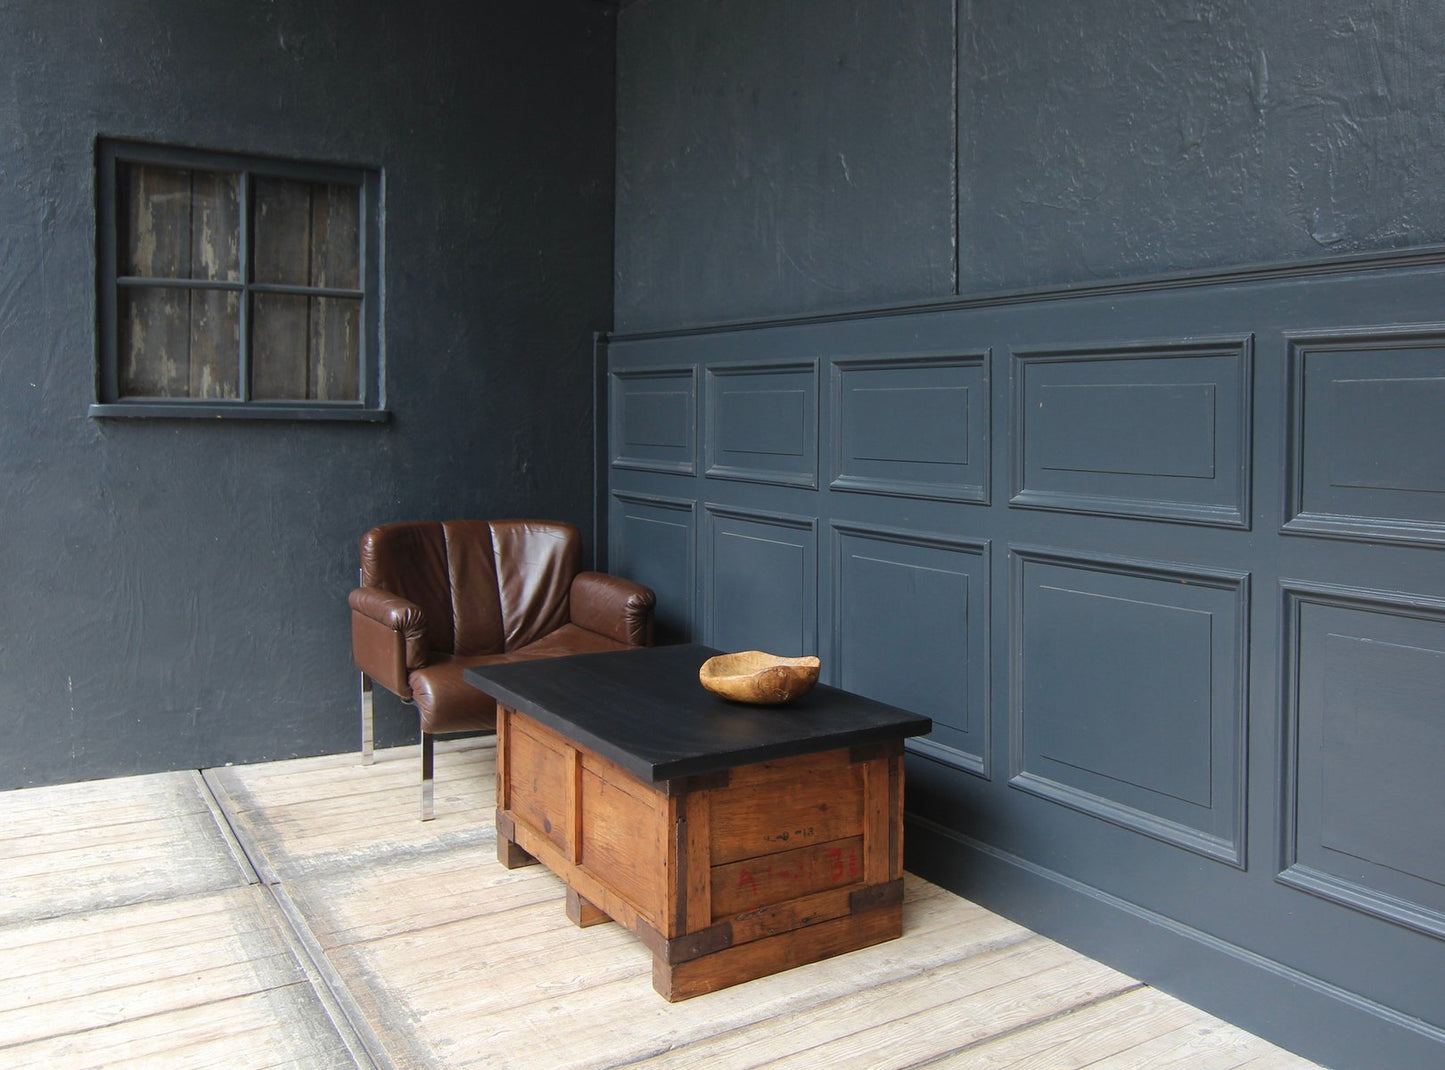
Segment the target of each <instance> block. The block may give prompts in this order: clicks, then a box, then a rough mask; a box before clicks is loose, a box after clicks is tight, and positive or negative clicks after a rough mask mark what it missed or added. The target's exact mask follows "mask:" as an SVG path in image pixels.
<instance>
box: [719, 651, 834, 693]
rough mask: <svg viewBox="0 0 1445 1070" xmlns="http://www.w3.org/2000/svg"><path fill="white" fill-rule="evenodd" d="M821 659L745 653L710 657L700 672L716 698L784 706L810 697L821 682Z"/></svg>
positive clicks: (754, 652)
mask: <svg viewBox="0 0 1445 1070" xmlns="http://www.w3.org/2000/svg"><path fill="white" fill-rule="evenodd" d="M819 664H820V663H819V661H818V659H817V658H813V657H807V658H780V657H778V656H777V655H776V654H765V653H763V652H762V651H761V650H743V651H740V652H739V653H736V654H719V655H718V656H717V657H715V658H708V659H707V661H705V662H703V663H702V668H700V669H698V671H697V678H698V679H699V680H701V681H702V686H703V687H705V688H707V689H708V690H709V691H711V692H712V693H713V694H714V695H721V696H722V697H723V698H725V699H731V700H732V701H733V702H747V703H751V704H752V705H754V706H780V705H782V704H783V703H784V702H791V701H792V700H793V699H795V698H797V697H798V696H799V695H806V694H807V693H808V692H809V691H810V690H811V689H812V687H813V685H814V684H816V683H817V682H818V668H819Z"/></svg>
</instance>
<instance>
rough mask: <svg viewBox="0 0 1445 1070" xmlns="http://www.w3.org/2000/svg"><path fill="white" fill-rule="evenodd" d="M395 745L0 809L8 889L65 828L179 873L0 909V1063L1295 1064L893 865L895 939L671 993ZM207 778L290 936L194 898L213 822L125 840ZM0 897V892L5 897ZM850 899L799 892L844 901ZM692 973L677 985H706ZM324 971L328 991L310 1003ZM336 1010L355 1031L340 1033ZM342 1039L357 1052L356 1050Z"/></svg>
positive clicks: (572, 1067)
mask: <svg viewBox="0 0 1445 1070" xmlns="http://www.w3.org/2000/svg"><path fill="white" fill-rule="evenodd" d="M439 749H440V750H442V752H443V760H442V761H440V762H439V763H438V770H439V771H440V772H442V774H443V776H444V777H446V778H448V779H449V780H450V781H452V782H453V783H458V782H460V783H463V784H468V785H471V784H472V782H473V781H478V780H480V781H489V779H490V774H491V770H492V768H493V752H492V747H491V745H490V743H489V742H488V741H476V740H455V741H453V740H444V741H440V742H439ZM415 756H416V748H415V747H410V748H399V749H397V750H389V751H381V752H378V755H377V763H376V764H375V765H374V766H370V767H367V766H363V765H361V764H360V762H359V759H358V757H357V756H356V755H335V756H330V757H325V758H313V759H301V760H296V761H289V762H277V763H271V764H268V765H261V766H251V767H238V768H232V769H226V770H209V771H207V775H206V781H205V782H201V781H200V780H199V778H197V777H195V776H194V775H185V774H179V775H164V776H160V777H139V778H130V779H128V780H118V781H108V782H102V783H96V784H83V785H70V786H66V787H64V788H43V789H31V790H28V791H19V792H8V793H4V794H0V829H3V832H0V878H8V877H9V876H10V873H11V870H10V869H9V868H7V867H11V866H12V865H14V864H17V863H23V864H24V865H27V866H31V867H32V868H34V867H35V866H36V865H37V863H36V862H35V859H36V858H38V857H43V856H44V855H45V854H46V851H45V844H44V842H43V841H44V838H45V837H46V836H50V835H53V836H54V837H55V840H54V843H55V844H56V845H57V846H58V847H61V848H62V849H60V850H58V851H57V852H56V855H57V857H58V858H59V859H61V861H62V863H63V864H62V865H60V866H59V867H58V869H57V872H62V873H63V872H65V871H66V870H67V868H68V863H67V862H66V859H69V860H70V861H71V862H73V861H74V857H75V853H76V852H81V853H84V851H85V850H86V847H85V845H84V843H81V842H78V841H77V840H76V837H77V836H80V837H81V838H82V839H84V838H85V837H87V836H88V837H90V839H91V842H92V844H95V843H102V844H103V842H104V841H105V840H106V838H107V837H108V836H113V837H114V840H115V844H116V845H124V846H125V851H134V850H137V845H138V844H147V843H148V844H150V847H149V848H146V850H149V851H151V852H152V854H151V856H150V857H151V858H152V859H160V860H164V861H163V865H164V866H165V867H166V872H167V873H168V874H169V875H170V876H171V877H172V878H173V879H174V883H175V890H170V891H168V890H167V889H166V888H165V886H164V882H163V881H154V882H150V881H148V880H147V881H140V882H139V883H134V877H135V870H136V869H137V868H140V867H141V866H142V863H141V861H140V857H141V856H139V855H136V856H132V858H131V859H130V861H129V862H124V861H121V862H118V863H117V865H116V867H115V869H114V875H115V879H116V882H117V887H118V888H121V889H124V890H125V894H128V895H140V896H141V898H140V899H138V900H136V901H134V902H130V903H127V904H125V905H119V906H110V907H106V906H103V905H99V906H98V905H94V904H95V903H104V902H105V901H106V900H107V899H108V898H114V895H113V894H112V893H107V892H104V891H103V890H102V891H100V892H98V893H96V897H95V899H94V901H93V903H92V904H91V905H81V906H78V907H77V908H76V909H73V910H61V911H59V912H55V913H53V914H52V915H51V916H44V917H42V916H40V912H39V907H38V905H37V904H36V903H31V904H29V906H26V907H22V908H20V909H19V910H14V911H12V912H11V913H10V914H9V915H7V916H4V917H0V978H3V980H0V1065H3V1066H5V1067H7V1068H9V1067H24V1068H30V1067H36V1068H40V1067H44V1068H46V1070H50V1068H61V1070H76V1068H81V1067H94V1068H101V1067H119V1066H146V1067H149V1066H180V1067H191V1066H225V1067H227V1068H230V1067H246V1068H255V1070H261V1068H263V1067H296V1068H298V1070H300V1068H305V1070H316V1068H330V1067H355V1066H373V1065H374V1066H378V1067H397V1068H402V1070H430V1068H434V1067H437V1066H446V1067H449V1068H451V1067H458V1068H467V1067H478V1068H488V1070H497V1068H500V1070H542V1068H545V1070H603V1068H614V1067H616V1068H620V1067H628V1068H630V1070H631V1068H645V1070H659V1068H664V1067H668V1068H679V1070H681V1068H687V1070H691V1068H693V1067H697V1066H706V1067H709V1068H713V1067H717V1068H724V1070H725V1068H734V1067H736V1068H741V1067H754V1066H759V1065H769V1066H779V1067H792V1066H796V1067H812V1066H825V1065H826V1066H839V1067H867V1068H868V1070H873V1068H875V1067H877V1068H888V1067H903V1066H909V1065H916V1064H918V1063H919V1062H926V1063H927V1064H928V1065H937V1066H958V1067H969V1068H974V1067H1009V1068H1022V1067H1041V1068H1048V1070H1075V1068H1079V1070H1082V1068H1083V1067H1085V1066H1089V1067H1094V1068H1095V1070H1122V1068H1126V1067H1141V1068H1142V1067H1151V1068H1152V1067H1155V1066H1159V1067H1172V1066H1178V1067H1181V1068H1182V1067H1190V1068H1191V1070H1194V1068H1202V1070H1210V1068H1214V1067H1220V1068H1224V1067H1235V1066H1240V1067H1243V1066H1249V1067H1253V1068H1254V1070H1308V1068H1309V1067H1310V1066H1311V1064H1309V1063H1307V1062H1305V1061H1304V1060H1301V1059H1298V1058H1297V1057H1295V1056H1292V1055H1289V1054H1288V1053H1284V1052H1281V1051H1279V1050H1278V1049H1276V1048H1272V1047H1270V1046H1269V1045H1268V1044H1265V1043H1264V1042H1263V1041H1260V1040H1259V1039H1258V1038H1255V1037H1252V1036H1250V1035H1249V1034H1247V1033H1244V1032H1242V1031H1240V1030H1238V1029H1235V1028H1234V1027H1232V1026H1228V1025H1225V1024H1223V1023H1221V1022H1219V1021H1217V1020H1216V1019H1213V1018H1210V1017H1209V1016H1208V1015H1205V1014H1202V1013H1200V1012H1199V1011H1196V1010H1194V1009H1193V1008H1190V1007H1188V1006H1186V1005H1184V1004H1182V1003H1179V1002H1178V1001H1176V1000H1173V999H1171V998H1170V997H1167V996H1164V995H1162V994H1160V993H1158V992H1155V991H1153V990H1151V989H1148V988H1145V987H1143V986H1141V985H1139V984H1137V983H1136V982H1134V981H1132V980H1131V979H1129V978H1127V977H1124V976H1123V975H1121V974H1118V973H1116V972H1114V971H1112V970H1109V969H1107V968H1105V967H1102V966H1100V965H1098V964H1096V963H1092V962H1090V961H1089V960H1087V959H1084V958H1082V957H1081V956H1079V955H1077V954H1075V953H1074V952H1072V951H1069V950H1068V949H1066V948H1064V947H1062V946H1060V945H1058V944H1056V943H1053V942H1052V941H1049V940H1046V939H1044V938H1042V937H1039V936H1036V935H1034V934H1032V933H1030V932H1028V931H1027V930H1026V929H1023V928H1021V927H1020V926H1018V925H1016V924H1014V923H1013V922H1010V921H1008V920H1007V919H1004V918H1001V917H999V916H998V915H996V914H992V913H990V912H988V911H986V910H983V909H982V908H980V907H978V906H976V905H975V904H972V903H969V902H967V901H966V900H962V899H959V898H957V897H955V896H952V895H949V894H948V893H946V892H944V891H942V890H941V889H940V888H938V887H936V886H934V885H931V884H928V883H927V882H925V881H922V880H919V879H917V878H915V877H912V876H906V877H905V879H904V893H905V894H904V902H903V926H902V929H903V931H902V935H901V936H900V937H899V938H898V939H897V940H892V941H889V942H887V943H882V944H878V945H876V946H873V947H869V948H865V949H863V950H860V951H855V952H851V953H848V954H843V955H839V956H836V957H833V958H829V959H825V960H822V961H818V962H814V963H812V964H809V965H804V966H800V967H798V968H796V969H790V970H785V971H784V972H781V973H777V974H773V975H772V976H768V977H763V978H761V979H759V980H755V981H750V982H747V983H745V984H740V985H737V986H735V987H731V988H726V989H723V990H720V991H716V992H712V993H709V994H705V995H700V996H697V997H696V998H695V999H691V1000H687V1001H685V1002H681V1003H668V1002H667V1001H665V1000H663V999H661V998H659V997H658V996H657V995H656V993H654V992H653V991H652V988H651V979H652V978H651V969H652V959H653V956H652V955H651V953H650V952H649V951H648V949H647V948H646V947H645V946H644V945H643V944H642V942H641V941H639V940H638V939H637V938H636V937H635V936H634V935H632V934H631V933H630V932H628V931H627V930H626V929H624V928H623V927H622V926H619V925H596V926H592V927H588V928H578V927H577V926H576V925H575V924H574V922H573V921H572V920H569V918H568V916H567V911H566V898H567V894H566V893H567V889H566V886H565V885H564V884H563V883H562V882H561V881H560V880H558V879H557V878H556V877H555V876H553V875H552V874H551V873H550V872H548V871H547V870H545V869H543V868H542V867H540V866H532V867H530V868H527V869H519V870H515V871H508V870H506V869H504V868H502V867H501V866H500V865H498V864H497V862H496V860H495V844H494V836H495V830H494V828H493V826H492V814H493V812H494V811H493V799H492V785H491V784H490V783H489V782H487V783H485V784H484V786H483V787H482V788H477V787H475V786H472V787H468V788H467V789H466V794H465V798H466V799H467V800H475V805H474V806H473V808H472V809H471V810H470V811H466V812H465V813H464V814H463V815H462V816H452V815H448V814H446V813H444V812H439V814H438V817H437V820H436V821H433V822H427V823H423V822H421V821H419V820H417V818H416V814H415V806H414V805H413V804H414V802H415V783H416V782H415V773H416V764H415ZM206 783H209V784H211V785H213V786H215V788H216V795H217V801H218V803H219V805H220V808H221V809H222V810H223V811H224V814H225V816H226V817H227V818H228V819H229V820H230V821H232V822H233V823H234V824H235V826H236V829H237V833H238V837H239V839H240V840H241V842H242V843H243V844H244V845H246V846H247V848H248V849H249V850H251V851H252V852H255V857H256V860H257V863H258V865H257V869H259V870H262V871H264V872H267V873H269V879H272V880H276V881H279V882H280V885H281V890H284V892H285V895H286V896H287V897H289V900H290V902H291V903H292V904H293V906H294V910H295V913H296V916H297V917H298V918H299V919H300V922H299V923H300V924H301V925H302V926H303V927H304V932H302V933H300V934H297V933H296V932H295V931H294V930H292V931H289V932H288V930H287V929H286V926H285V924H284V922H285V919H284V918H283V917H282V912H281V911H278V910H277V909H276V904H275V901H274V898H275V896H274V894H273V893H275V892H277V891H278V890H277V889H271V888H268V887H266V886H265V885H258V884H254V883H248V882H247V879H246V874H245V871H244V870H243V868H242V867H239V866H236V865H235V864H234V863H230V862H229V861H228V864H229V865H230V866H231V870H230V871H229V872H227V881H228V883H226V884H225V886H224V887H219V888H206V887H202V888H200V889H197V888H195V887H194V885H195V884H196V883H197V882H198V881H199V882H200V883H201V884H202V885H204V884H205V882H206V881H208V880H212V879H214V875H215V874H214V867H215V865H216V860H217V859H222V858H224V851H225V848H224V845H223V844H221V843H220V840H221V839H222V837H221V836H220V834H219V832H218V831H217V832H216V833H215V837H216V840H217V843H216V845H215V847H214V850H212V849H211V848H207V849H205V850H201V851H199V852H197V853H196V857H195V860H194V864H192V863H188V862H186V860H185V859H184V858H180V857H177V856H173V855H167V854H166V853H165V852H166V847H165V844H164V840H163V838H159V837H155V836H151V835H149V834H137V829H135V828H132V826H144V825H146V824H147V823H150V822H162V823H164V822H166V821H170V822H171V827H172V828H173V829H178V830H184V829H188V830H189V831H177V832H176V833H175V836H174V837H173V838H175V839H176V840H178V841H180V842H181V843H182V846H187V847H190V848H192V849H194V848H195V847H196V846H197V845H204V844H205V840H204V838H196V837H197V836H198V835H199V834H198V833H197V831H196V830H197V829H200V828H204V825H203V824H193V825H190V826H187V825H185V824H184V822H186V821H191V822H199V821H200V819H201V818H202V817H205V818H206V819H207V820H209V808H208V807H207V805H206V804H205V800H204V799H203V798H201V796H200V792H201V791H202V790H203V789H204V787H205V784H206ZM446 783H447V782H446V781H439V782H438V788H439V791H446V790H449V789H448V788H447V787H446ZM890 783H891V779H890ZM703 794H706V793H703ZM696 803H697V795H696V794H695V795H693V796H689V797H688V798H687V806H688V808H692V807H695V806H696ZM463 809H465V808H463ZM694 813H695V811H694ZM368 819H369V820H368ZM177 822H179V824H177ZM448 822H452V823H453V826H454V827H448ZM461 826H465V834H464V835H463V834H460V832H461V831H462V830H461ZM185 837H190V839H189V841H187V840H186V839H184V838H185ZM548 842H550V841H548ZM682 842H683V843H685V842H686V836H685V835H684V837H683V839H682ZM308 850H314V851H315V854H314V855H311V856H309V857H308V856H307V855H306V854H305V852H307V851H308ZM693 850H700V848H697V847H694V848H693ZM123 855H124V851H122V853H121V855H119V856H116V857H117V858H123ZM188 867H190V868H188ZM703 868H704V870H705V871H706V869H707V867H703ZM56 886H57V885H56V884H55V883H54V882H53V881H52V883H51V884H50V885H48V886H47V885H44V884H43V883H42V884H32V885H30V888H31V890H32V891H35V892H36V894H37V895H40V896H44V895H46V894H51V893H49V892H46V891H43V890H40V889H44V888H47V887H48V888H50V889H54V888H55V887H56ZM9 887H10V881H9V880H3V881H0V894H3V893H4V892H6V891H8V889H9ZM91 891H92V892H95V889H91ZM847 895H848V889H846V888H845V889H840V890H835V891H827V892H822V893H819V894H818V895H816V896H813V897H808V898H806V899H804V900H800V901H797V902H799V903H804V904H806V906H805V907H800V908H799V909H806V910H810V911H813V912H815V913H818V912H822V911H825V910H834V911H846V909H847V907H846V900H847ZM829 897H831V900H830V899H829ZM583 898H584V899H585V898H586V897H583ZM824 900H829V901H828V902H826V903H825V902H824ZM832 900H836V902H834V901H832ZM77 902H79V900H77ZM581 905H582V904H579V906H581ZM582 913H583V915H584V917H595V915H592V913H591V912H590V911H586V910H585V909H584V910H583V911H582ZM878 913H879V916H880V919H881V918H882V913H883V912H878ZM750 915H751V917H750V918H749V919H748V920H747V921H746V922H744V921H740V920H739V919H738V918H734V919H733V924H734V926H735V927H737V926H741V925H743V924H755V925H757V926H758V929H757V931H756V933H755V934H753V935H752V936H749V937H748V938H749V939H752V940H753V941H754V942H753V943H751V944H748V945H747V947H751V948H753V950H751V951H748V950H746V949H741V950H742V953H743V956H747V955H760V954H761V955H771V954H775V953H777V952H776V951H775V946H774V945H770V944H769V942H768V940H767V939H766V937H767V936H768V932H767V926H768V925H777V924H781V923H782V920H785V919H782V920H780V919H779V918H776V917H775V918H772V919H771V920H768V919H767V918H766V917H765V915H766V910H758V911H752V912H750ZM840 916H841V915H840ZM740 931H741V930H740ZM303 938H304V940H303ZM303 942H304V943H306V944H309V946H310V947H312V948H313V949H314V950H313V953H314V954H315V955H316V956H317V957H318V960H319V963H320V966H319V969H318V968H315V967H313V966H312V965H310V964H308V962H307V961H306V960H305V957H304V956H302V955H301V954H300V953H299V950H298V948H299V946H300V945H301V944H302V943H303ZM733 950H735V951H736V950H740V949H737V948H735V949H733ZM702 961H704V962H705V961H706V960H702ZM722 962H723V963H728V962H729V960H727V959H724V960H722ZM685 965H686V964H684V968H683V969H682V970H681V972H682V974H683V975H684V976H683V978H682V982H683V983H698V981H697V978H695V977H692V976H690V975H689V973H688V971H687V969H686V968H685ZM717 965H718V964H717V963H714V964H713V968H714V969H715V968H716V966H717ZM318 977H320V978H321V979H323V980H329V981H330V986H329V987H328V989H327V991H326V992H325V993H323V992H322V991H321V990H320V989H318V988H317V984H318V980H317V978H318ZM323 995H326V996H328V997H329V998H327V999H323V998H322V996H323ZM328 1007H329V1008H332V1013H331V1014H328V1013H327V1008H328ZM338 1011H339V1012H344V1014H345V1015H347V1016H351V1017H347V1018H346V1019H345V1020H343V1021H342V1022H341V1023H340V1024H338V1022H337V1021H336V1019H335V1014H336V1013H338ZM353 1022H359V1023H360V1024H359V1025H353ZM348 1026H350V1027H352V1031H351V1032H350V1033H347V1032H346V1030H347V1027H348ZM358 1035H365V1036H367V1037H369V1038H370V1039H371V1041H374V1044H375V1048H374V1050H371V1049H368V1051H366V1052H363V1051H361V1049H360V1048H359V1046H358V1041H357V1039H356V1038H357V1036H358Z"/></svg>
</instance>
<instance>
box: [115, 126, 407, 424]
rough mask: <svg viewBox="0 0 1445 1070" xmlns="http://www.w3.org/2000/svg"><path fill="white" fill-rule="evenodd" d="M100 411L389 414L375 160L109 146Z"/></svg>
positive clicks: (123, 413)
mask: <svg viewBox="0 0 1445 1070" xmlns="http://www.w3.org/2000/svg"><path fill="white" fill-rule="evenodd" d="M98 165H99V185H98V191H99V198H98V201H99V203H98V208H99V235H98V241H97V258H98V275H99V290H100V292H99V301H98V308H99V313H100V382H99V403H98V404H96V405H93V406H92V407H91V414H92V415H95V416H205V417H215V416H228V415H229V416H241V417H252V418H254V417H292V418H334V419H380V418H382V417H383V416H384V413H383V412H382V411H381V409H380V400H379V393H380V390H379V382H380V375H379V363H380V362H379V360H378V339H379V330H378V319H379V317H378V312H379V309H378V304H379V301H378V297H379V294H378V285H377V278H378V267H377V264H376V262H375V261H376V257H375V250H376V249H377V247H378V246H377V242H376V227H377V222H376V220H377V214H378V213H377V208H378V191H379V186H380V182H379V178H378V176H377V175H376V173H375V172H373V171H366V170H358V169H355V168H345V167H332V166H327V165H320V164H300V163H292V162H285V161H276V160H263V159H255V158H243V157H238V156H232V155H224V154H220V153H210V152H200V151H193V150H187V149H177V148H170V147H165V146H159V145H141V144H135V143H131V142H119V141H103V142H101V143H100V146H99V151H98Z"/></svg>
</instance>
